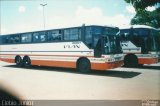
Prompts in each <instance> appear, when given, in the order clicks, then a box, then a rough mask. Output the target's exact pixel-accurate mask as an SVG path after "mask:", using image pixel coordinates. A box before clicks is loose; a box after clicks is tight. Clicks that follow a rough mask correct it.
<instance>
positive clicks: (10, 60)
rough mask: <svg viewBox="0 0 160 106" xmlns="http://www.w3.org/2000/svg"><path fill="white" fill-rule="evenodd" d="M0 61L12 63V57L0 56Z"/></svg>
mask: <svg viewBox="0 0 160 106" xmlns="http://www.w3.org/2000/svg"><path fill="white" fill-rule="evenodd" d="M0 60H1V61H4V62H8V63H14V62H15V61H14V59H6V58H5V59H4V58H0Z"/></svg>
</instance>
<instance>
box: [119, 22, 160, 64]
mask: <svg viewBox="0 0 160 106" xmlns="http://www.w3.org/2000/svg"><path fill="white" fill-rule="evenodd" d="M120 39H121V46H122V50H123V53H124V54H125V57H124V66H126V67H137V66H142V65H143V64H155V63H158V57H159V56H158V55H159V54H160V41H159V40H158V39H160V36H158V30H157V29H155V28H152V27H150V26H146V25H133V26H130V27H126V28H121V29H120Z"/></svg>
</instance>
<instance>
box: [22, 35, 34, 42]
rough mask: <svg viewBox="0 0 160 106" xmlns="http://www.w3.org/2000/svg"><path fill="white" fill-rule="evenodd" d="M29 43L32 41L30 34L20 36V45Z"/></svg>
mask: <svg viewBox="0 0 160 106" xmlns="http://www.w3.org/2000/svg"><path fill="white" fill-rule="evenodd" d="M31 41H32V34H31V33H27V34H22V35H21V42H22V43H28V42H31Z"/></svg>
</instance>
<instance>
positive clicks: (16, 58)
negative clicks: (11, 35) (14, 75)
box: [15, 56, 22, 67]
mask: <svg viewBox="0 0 160 106" xmlns="http://www.w3.org/2000/svg"><path fill="white" fill-rule="evenodd" d="M15 63H16V65H17V66H18V67H21V66H22V58H21V57H20V56H16V57H15Z"/></svg>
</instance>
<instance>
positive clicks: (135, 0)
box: [125, 0, 160, 11]
mask: <svg viewBox="0 0 160 106" xmlns="http://www.w3.org/2000/svg"><path fill="white" fill-rule="evenodd" d="M125 1H126V2H127V3H130V4H132V5H133V7H134V8H135V9H136V11H138V10H139V9H145V8H146V7H148V6H154V5H155V4H157V3H160V0H125Z"/></svg>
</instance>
